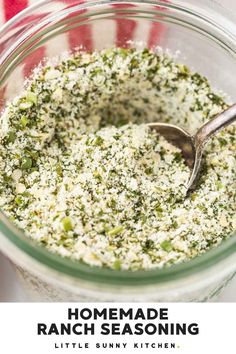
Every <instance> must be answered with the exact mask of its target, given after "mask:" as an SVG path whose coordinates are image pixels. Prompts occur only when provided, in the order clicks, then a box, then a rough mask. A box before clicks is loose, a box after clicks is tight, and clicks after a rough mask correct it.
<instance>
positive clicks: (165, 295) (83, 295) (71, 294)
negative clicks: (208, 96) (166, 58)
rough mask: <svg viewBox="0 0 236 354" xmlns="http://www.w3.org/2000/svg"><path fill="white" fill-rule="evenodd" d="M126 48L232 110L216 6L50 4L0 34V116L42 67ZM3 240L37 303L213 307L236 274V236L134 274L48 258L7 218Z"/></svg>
mask: <svg viewBox="0 0 236 354" xmlns="http://www.w3.org/2000/svg"><path fill="white" fill-rule="evenodd" d="M131 45H132V46H139V47H140V46H143V47H149V48H153V47H158V46H159V47H161V48H163V50H168V51H170V52H171V53H178V61H179V62H181V63H184V64H186V65H187V66H189V67H190V68H192V69H193V70H195V71H197V72H199V73H201V74H202V75H204V76H206V77H207V78H208V79H209V81H210V82H211V84H212V86H213V87H215V88H216V89H220V90H222V91H224V92H225V93H226V94H227V95H228V96H229V97H230V100H231V101H232V102H236V85H235V71H236V18H234V17H233V15H232V13H229V12H228V11H227V10H226V9H224V8H223V7H222V6H221V5H219V4H217V3H216V2H215V1H210V0H208V1H207V0H188V1H181V0H169V1H167V0H166V1H165V0H160V1H154V0H150V1H148V0H146V1H137V0H136V1H133V0H132V1H113V0H112V1H110V0H109V1H108V0H97V1H93V0H88V1H79V0H77V1H76V0H63V1H54V0H46V1H41V2H39V3H37V4H36V5H34V6H31V7H29V8H27V9H26V10H25V11H23V12H21V13H20V14H19V15H17V16H16V17H14V18H13V19H12V20H11V21H9V22H8V23H7V24H6V25H5V26H3V27H2V28H1V30H0V48H1V50H0V105H1V109H4V106H5V103H6V102H7V101H8V100H11V99H12V98H14V97H15V96H16V95H17V94H19V93H20V92H21V90H22V85H23V82H24V78H26V77H29V76H30V75H31V73H32V69H33V68H34V67H36V66H37V65H38V64H39V63H42V62H43V60H44V58H50V57H54V56H57V55H59V54H61V53H62V52H65V51H68V50H71V51H73V50H75V49H76V48H77V49H78V48H81V47H82V48H83V49H84V50H87V51H92V50H93V49H98V50H99V49H103V48H111V47H116V46H117V47H127V46H131ZM189 222H191V220H189ZM0 232H1V234H0V249H1V250H2V252H3V253H4V254H5V255H6V256H7V257H8V258H9V259H10V260H11V262H12V263H13V264H14V265H15V268H16V270H17V273H18V274H19V277H20V279H21V280H22V282H23V284H24V285H25V288H26V289H27V290H28V292H29V293H30V294H31V299H35V300H38V301H94V302H98V301H127V302H132V301H147V302H148V301H157V302H160V301H161V302H169V301H209V300H212V299H214V298H215V297H216V296H217V295H218V294H219V293H220V291H221V290H222V289H223V288H224V287H225V286H226V284H227V283H228V282H229V281H230V280H231V279H232V278H233V276H234V274H235V272H236V234H234V235H232V236H231V237H230V238H228V239H227V240H225V241H223V242H222V243H221V244H220V245H219V246H218V247H216V248H214V249H211V250H210V251H208V252H206V253H205V254H203V255H201V256H199V257H196V258H195V259H192V260H190V261H188V262H185V263H182V264H178V265H174V266H171V267H168V268H163V269H155V270H147V271H133V272H131V271H116V270H110V269H105V268H98V267H91V266H89V265H86V264H83V263H81V262H79V261H73V260H69V259H66V258H63V257H61V256H59V255H57V254H53V253H50V252H49V251H48V250H47V249H45V248H43V247H41V246H39V245H38V244H37V243H35V242H34V241H33V240H30V239H29V238H28V237H26V236H25V235H24V233H23V231H21V230H19V229H17V228H16V227H15V226H14V225H13V224H12V223H11V222H10V221H9V220H8V219H7V218H6V217H5V216H4V214H3V213H1V214H0Z"/></svg>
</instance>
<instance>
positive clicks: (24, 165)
mask: <svg viewBox="0 0 236 354" xmlns="http://www.w3.org/2000/svg"><path fill="white" fill-rule="evenodd" d="M32 163H33V162H32V159H31V158H30V157H23V158H22V160H21V165H20V167H21V169H22V170H29V169H30V168H31V167H32Z"/></svg>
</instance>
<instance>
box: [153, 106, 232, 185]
mask: <svg viewBox="0 0 236 354" xmlns="http://www.w3.org/2000/svg"><path fill="white" fill-rule="evenodd" d="M235 121H236V104H234V105H232V106H231V107H229V108H228V109H226V110H225V111H223V112H222V113H220V114H218V115H216V116H215V117H214V118H213V119H211V120H210V121H209V122H207V123H206V124H204V125H203V126H202V127H201V128H200V129H199V130H198V131H197V133H196V134H195V135H191V134H189V133H188V132H187V131H185V130H184V129H182V128H180V127H178V126H176V125H172V124H167V123H149V124H147V125H148V127H150V129H152V130H155V131H156V132H157V133H158V134H160V135H162V136H163V137H164V138H165V139H166V140H167V141H168V142H169V143H171V144H172V145H174V146H176V147H177V148H179V149H180V150H181V152H182V155H183V157H184V159H185V162H186V164H187V166H188V167H189V168H190V170H191V175H190V179H189V181H188V183H187V186H186V188H187V191H193V190H194V189H195V188H196V186H197V182H198V178H199V175H200V171H201V165H202V154H203V151H204V147H205V144H206V143H207V141H208V140H209V139H210V138H211V137H212V136H214V135H215V134H216V133H217V132H219V131H220V130H222V129H223V128H225V127H226V126H227V125H229V124H231V123H233V122H235Z"/></svg>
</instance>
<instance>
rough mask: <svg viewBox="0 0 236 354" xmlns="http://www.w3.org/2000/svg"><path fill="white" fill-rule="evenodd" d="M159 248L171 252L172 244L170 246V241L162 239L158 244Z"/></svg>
mask: <svg viewBox="0 0 236 354" xmlns="http://www.w3.org/2000/svg"><path fill="white" fill-rule="evenodd" d="M160 246H161V248H162V249H163V250H164V251H166V252H171V251H172V249H173V246H172V243H171V242H170V241H167V240H165V241H163V242H162V243H161V244H160Z"/></svg>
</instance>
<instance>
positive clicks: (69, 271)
mask: <svg viewBox="0 0 236 354" xmlns="http://www.w3.org/2000/svg"><path fill="white" fill-rule="evenodd" d="M51 2H52V0H42V1H39V2H38V3H37V4H34V5H31V6H30V7H28V8H27V9H25V10H24V11H22V12H21V13H20V14H18V15H16V16H15V17H13V19H11V20H10V21H8V22H7V23H6V24H5V25H4V26H3V27H2V28H1V29H0V32H3V31H5V32H6V31H8V29H9V28H11V26H13V25H14V24H16V23H17V22H18V21H20V20H21V19H22V18H23V17H24V16H26V15H29V14H30V13H31V11H35V10H37V9H38V8H40V7H41V6H42V5H47V4H50V3H51ZM177 2H178V1H177ZM87 3H89V4H90V6H93V5H94V6H95V5H96V4H97V5H98V4H99V5H100V4H101V3H102V4H103V5H106V4H109V5H111V3H114V4H123V5H124V4H134V3H136V4H138V3H142V4H148V5H150V4H152V5H154V6H158V5H165V6H167V7H168V6H170V4H169V2H166V1H165V0H161V1H155V2H154V1H150V0H145V1H137V0H136V1H135V0H130V1H118V0H112V1H109V0H103V1H102V2H101V1H90V0H89V1H87V2H86V1H85V2H81V6H83V7H84V8H86V6H87ZM180 6H181V5H180ZM235 40H236V38H235ZM0 232H1V234H2V235H3V237H6V238H7V239H8V240H9V241H10V242H11V243H12V244H14V245H15V246H16V247H17V248H18V249H19V250H21V251H22V252H23V253H25V254H27V255H28V256H30V257H31V258H32V259H33V260H35V261H38V262H39V263H41V264H43V265H44V266H47V267H49V268H50V269H52V270H54V271H57V272H60V273H62V274H64V275H67V276H71V277H73V278H78V279H82V280H86V281H91V282H93V283H94V282H96V283H103V284H106V285H109V284H111V285H112V284H115V285H126V286H142V285H151V284H160V283H165V282H167V281H168V282H169V281H171V280H177V279H181V278H184V277H186V276H189V275H193V274H196V273H200V272H202V271H204V270H206V269H208V268H211V267H213V266H214V265H216V264H219V263H220V262H221V261H223V260H225V259H226V258H228V257H230V256H232V255H233V254H235V253H236V232H235V233H233V235H232V236H231V237H229V238H228V239H227V240H223V241H222V242H221V244H220V245H218V246H217V247H214V248H212V249H210V250H208V251H207V252H205V253H204V254H202V255H199V256H197V257H195V258H194V259H191V260H188V261H186V262H182V263H180V264H176V265H172V266H171V267H164V268H162V269H159V268H155V269H151V270H136V271H128V270H122V271H117V270H113V269H108V268H104V267H91V266H90V265H88V264H85V263H83V262H81V261H74V260H72V259H69V258H64V257H62V256H60V255H57V254H54V253H52V252H50V251H49V250H47V249H46V248H45V247H43V246H40V245H39V244H38V243H37V242H36V241H33V240H31V239H29V238H27V237H25V235H24V233H23V231H21V230H20V229H18V228H17V227H16V226H15V225H13V224H12V223H11V222H10V221H9V220H8V218H7V217H6V216H5V215H4V214H3V212H1V211H0ZM3 251H4V250H3Z"/></svg>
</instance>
